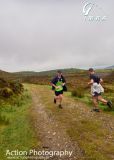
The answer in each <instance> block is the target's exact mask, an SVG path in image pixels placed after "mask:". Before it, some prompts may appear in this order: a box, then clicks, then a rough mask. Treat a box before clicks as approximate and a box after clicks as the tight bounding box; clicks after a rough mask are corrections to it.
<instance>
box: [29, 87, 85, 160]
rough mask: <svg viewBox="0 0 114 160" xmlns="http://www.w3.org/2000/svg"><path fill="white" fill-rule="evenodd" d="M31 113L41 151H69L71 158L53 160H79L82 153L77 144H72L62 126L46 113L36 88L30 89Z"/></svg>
mask: <svg viewBox="0 0 114 160" xmlns="http://www.w3.org/2000/svg"><path fill="white" fill-rule="evenodd" d="M31 93H32V100H33V108H32V111H33V112H34V115H35V117H34V118H35V119H34V122H35V130H36V132H37V131H38V134H39V136H40V139H41V143H42V149H46V150H49V151H65V150H66V151H71V152H72V156H71V157H69V156H68V155H67V156H62V157H59V156H54V157H53V158H50V159H53V160H63V159H64V160H77V159H81V157H82V152H81V150H80V148H79V146H78V144H77V143H73V142H72V141H71V139H70V137H69V136H68V135H67V133H66V130H65V128H64V126H61V124H60V123H59V122H57V121H56V120H55V119H54V116H53V115H52V114H51V115H50V114H49V113H47V112H46V109H45V105H44V104H43V103H42V100H41V97H40V96H41V95H39V92H38V90H37V89H36V88H32V90H31Z"/></svg>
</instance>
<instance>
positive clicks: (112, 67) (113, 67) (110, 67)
mask: <svg viewBox="0 0 114 160" xmlns="http://www.w3.org/2000/svg"><path fill="white" fill-rule="evenodd" d="M105 69H114V65H113V66H109V67H106V68H105Z"/></svg>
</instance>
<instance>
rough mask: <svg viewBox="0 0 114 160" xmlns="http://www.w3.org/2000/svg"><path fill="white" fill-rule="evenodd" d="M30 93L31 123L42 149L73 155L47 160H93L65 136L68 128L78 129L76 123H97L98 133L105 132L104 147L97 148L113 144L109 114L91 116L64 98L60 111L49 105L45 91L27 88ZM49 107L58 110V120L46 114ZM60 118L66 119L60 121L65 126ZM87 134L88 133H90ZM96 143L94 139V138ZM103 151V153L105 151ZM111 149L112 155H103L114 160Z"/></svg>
mask: <svg viewBox="0 0 114 160" xmlns="http://www.w3.org/2000/svg"><path fill="white" fill-rule="evenodd" d="M30 90H31V95H32V100H33V105H32V110H31V112H32V117H33V123H34V124H33V125H34V127H35V131H36V134H38V136H39V137H40V140H41V148H42V149H45V150H49V151H65V150H67V151H72V152H73V153H72V156H71V157H69V156H68V155H67V156H62V157H61V158H60V157H59V156H55V157H53V158H49V160H52V159H53V160H83V159H84V160H90V159H91V160H92V158H90V157H88V158H87V157H86V158H84V156H85V153H84V150H83V149H81V148H80V147H79V145H78V143H77V141H74V140H71V138H70V137H69V135H68V133H67V129H68V127H69V126H71V124H74V123H76V124H77V125H78V124H79V123H85V122H86V121H87V122H91V121H93V122H94V121H95V122H96V123H100V125H101V126H100V127H101V130H102V132H103V131H104V133H105V131H106V135H105V139H104V140H103V143H104V144H99V145H101V146H100V147H99V148H101V147H103V146H104V147H105V145H110V143H111V145H112V143H114V117H113V116H111V115H110V114H105V113H94V112H91V111H90V109H89V108H88V107H87V106H86V105H84V104H82V103H81V102H76V101H75V100H74V99H72V98H70V97H68V96H65V98H64V106H63V110H60V109H58V108H57V106H55V105H54V104H53V103H52V102H53V99H52V98H53V94H52V92H51V91H49V89H48V88H45V87H41V86H40V87H38V86H37V87H36V86H35V85H33V86H32V87H30ZM49 105H50V108H51V109H52V110H53V108H54V110H57V114H59V116H58V115H56V114H54V113H53V111H49V108H48V109H47V106H49ZM51 105H52V106H51ZM99 114H100V116H99ZM62 115H63V116H66V117H65V118H66V119H63V121H65V122H64V123H61V121H59V119H58V117H59V118H61V119H62V117H63V116H62ZM76 115H77V117H76ZM70 123H71V124H70ZM89 124H90V123H89ZM85 125H86V123H85ZM93 125H94V124H93ZM87 132H89V130H88V131H87ZM90 132H91V130H90ZM95 132H96V131H95ZM102 134H103V133H102ZM81 136H82V135H81ZM94 137H95V135H93V140H94ZM95 139H97V138H96V137H95ZM82 141H83V139H82ZM97 143H98V142H97ZM105 148H106V147H105ZM105 148H103V149H104V150H105ZM113 149H114V148H113V147H112V150H111V151H106V154H107V155H108V156H109V157H110V159H111V160H114V154H113V153H114V152H113V151H114V150H113ZM103 154H105V151H103ZM96 159H98V158H96ZM96 159H95V160H96ZM99 159H100V158H99Z"/></svg>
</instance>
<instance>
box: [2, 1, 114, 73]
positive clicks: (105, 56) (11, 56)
mask: <svg viewBox="0 0 114 160" xmlns="http://www.w3.org/2000/svg"><path fill="white" fill-rule="evenodd" d="M96 3H97V4H99V6H101V8H102V10H104V11H102V10H100V11H99V14H100V13H101V14H104V13H105V12H106V14H108V19H107V21H105V22H88V21H85V20H84V16H83V14H82V7H83V3H82V2H80V1H76V0H62V1H60V0H59V1H58V0H9V1H8V0H4V1H0V22H1V25H0V57H1V58H0V69H5V70H8V71H17V70H18V71H19V70H36V71H39V70H46V69H54V68H63V67H65V68H67V67H89V66H98V65H101V66H102V65H112V64H113V63H114V62H113V58H114V55H113V48H114V47H113V40H114V32H113V27H114V22H113V14H112V13H113V12H114V11H113V8H112V6H113V3H114V2H113V1H112V0H109V1H108V2H107V1H103V0H101V1H96ZM97 10H98V9H97Z"/></svg>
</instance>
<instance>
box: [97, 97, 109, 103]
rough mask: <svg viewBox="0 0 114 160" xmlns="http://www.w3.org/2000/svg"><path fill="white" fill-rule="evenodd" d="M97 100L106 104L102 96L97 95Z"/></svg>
mask: <svg viewBox="0 0 114 160" xmlns="http://www.w3.org/2000/svg"><path fill="white" fill-rule="evenodd" d="M98 100H99V101H100V102H102V103H104V104H107V102H108V101H107V100H105V99H104V98H103V97H102V96H98Z"/></svg>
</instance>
